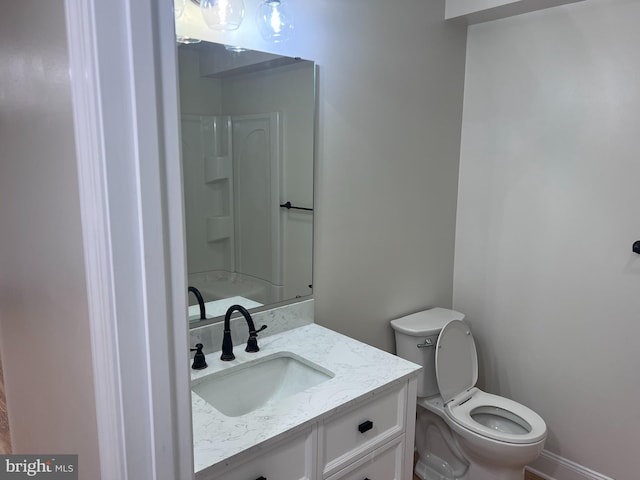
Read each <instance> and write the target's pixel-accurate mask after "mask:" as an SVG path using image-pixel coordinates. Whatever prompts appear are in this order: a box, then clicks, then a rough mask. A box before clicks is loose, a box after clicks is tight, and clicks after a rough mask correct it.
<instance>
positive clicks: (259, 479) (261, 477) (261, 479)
mask: <svg viewBox="0 0 640 480" xmlns="http://www.w3.org/2000/svg"><path fill="white" fill-rule="evenodd" d="M256 480H267V479H266V478H265V477H263V476H262V475H260V476H259V477H258V478H256Z"/></svg>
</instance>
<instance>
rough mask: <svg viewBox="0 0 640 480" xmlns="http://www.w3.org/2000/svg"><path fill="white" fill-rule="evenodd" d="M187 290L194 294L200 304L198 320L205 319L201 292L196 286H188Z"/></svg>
mask: <svg viewBox="0 0 640 480" xmlns="http://www.w3.org/2000/svg"><path fill="white" fill-rule="evenodd" d="M187 291H189V292H191V293H193V294H194V295H195V296H196V299H197V300H198V305H199V306H200V320H206V319H207V315H206V312H205V308H204V299H203V298H202V294H201V293H200V290H198V289H197V288H196V287H189V288H188V289H187Z"/></svg>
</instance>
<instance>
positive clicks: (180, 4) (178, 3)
mask: <svg viewBox="0 0 640 480" xmlns="http://www.w3.org/2000/svg"><path fill="white" fill-rule="evenodd" d="M186 6H187V0H173V15H174V16H175V17H176V20H177V19H178V18H180V17H181V16H182V14H183V13H184V8H185V7H186Z"/></svg>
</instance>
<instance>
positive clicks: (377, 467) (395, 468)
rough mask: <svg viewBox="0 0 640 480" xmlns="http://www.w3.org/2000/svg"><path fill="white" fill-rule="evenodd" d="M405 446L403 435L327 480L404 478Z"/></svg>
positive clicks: (386, 479) (393, 479)
mask: <svg viewBox="0 0 640 480" xmlns="http://www.w3.org/2000/svg"><path fill="white" fill-rule="evenodd" d="M403 447H404V435H401V436H400V437H398V438H396V439H395V440H392V441H391V442H389V443H388V444H386V445H384V446H382V447H380V448H378V449H377V450H374V451H373V452H371V453H370V454H368V455H366V456H365V457H364V458H362V459H360V460H358V461H357V462H354V463H352V464H351V465H349V466H348V467H345V468H344V469H342V470H340V471H339V472H338V473H336V474H335V475H332V476H331V477H329V478H328V479H327V480H402V460H403V458H404V448H403Z"/></svg>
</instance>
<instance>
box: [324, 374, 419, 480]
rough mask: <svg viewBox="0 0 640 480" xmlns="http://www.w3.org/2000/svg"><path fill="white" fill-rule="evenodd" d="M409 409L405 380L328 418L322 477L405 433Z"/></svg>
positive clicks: (326, 421)
mask: <svg viewBox="0 0 640 480" xmlns="http://www.w3.org/2000/svg"><path fill="white" fill-rule="evenodd" d="M406 411H407V383H403V384H401V385H399V386H396V387H394V388H392V389H389V390H385V391H382V392H380V393H379V394H376V395H374V396H373V398H372V399H370V400H368V401H366V402H362V403H358V404H356V405H354V406H353V407H351V408H347V409H345V410H344V411H340V412H338V413H336V414H335V415H332V416H331V417H328V418H326V419H325V420H324V421H323V422H321V424H320V426H319V428H318V430H319V437H320V441H319V449H318V456H319V459H321V460H322V461H321V475H322V476H321V477H319V478H327V477H329V476H331V475H333V474H335V473H336V472H338V471H339V470H341V469H343V468H345V467H346V466H347V465H349V464H351V463H353V462H354V461H356V460H358V459H360V458H361V457H363V456H364V455H366V454H367V453H370V452H372V451H374V450H375V449H376V448H378V447H380V446H382V445H384V444H385V443H387V442H388V441H389V440H391V439H393V438H395V437H397V436H399V435H400V434H401V433H403V432H404V431H405V429H406V423H407V415H406ZM412 421H413V420H412ZM412 450H413V449H412ZM363 478H364V477H363ZM371 480H373V479H371Z"/></svg>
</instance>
